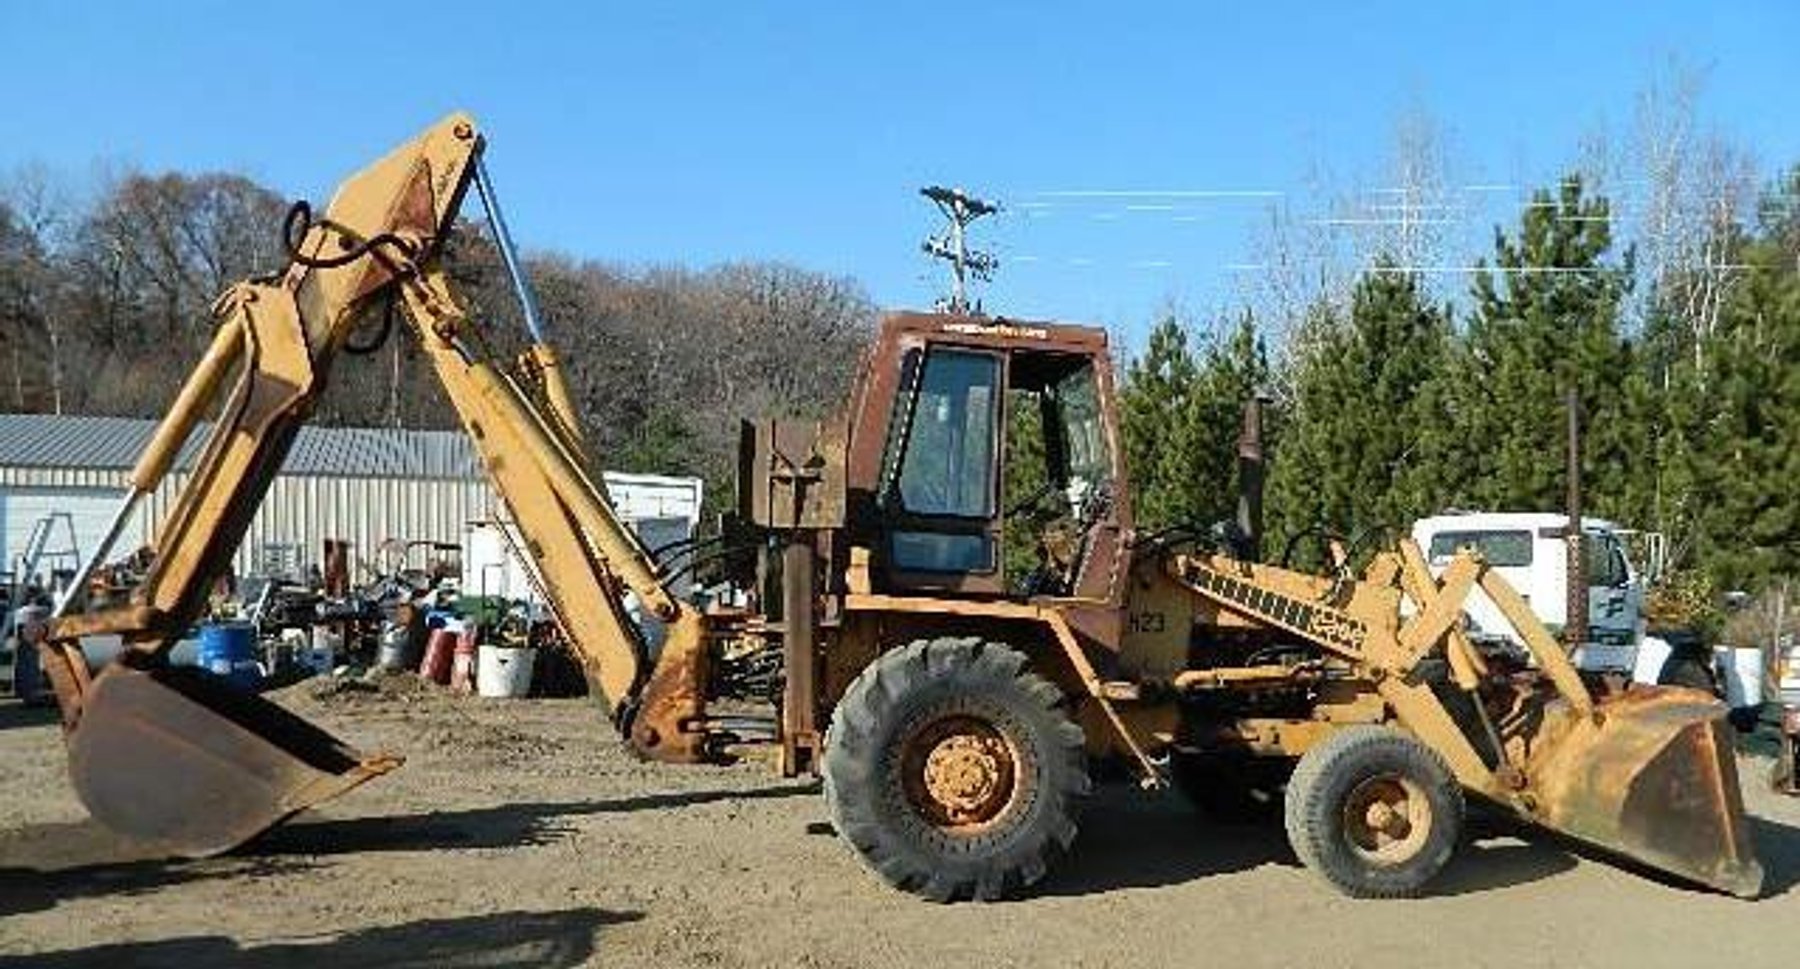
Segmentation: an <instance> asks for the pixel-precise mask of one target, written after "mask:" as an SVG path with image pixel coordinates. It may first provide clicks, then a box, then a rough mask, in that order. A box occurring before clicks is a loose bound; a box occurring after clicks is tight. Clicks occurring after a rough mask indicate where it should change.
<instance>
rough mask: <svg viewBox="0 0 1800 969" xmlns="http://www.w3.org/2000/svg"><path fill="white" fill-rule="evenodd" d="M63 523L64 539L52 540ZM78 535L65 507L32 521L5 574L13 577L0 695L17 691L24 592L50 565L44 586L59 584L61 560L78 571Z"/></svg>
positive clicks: (0, 637)
mask: <svg viewBox="0 0 1800 969" xmlns="http://www.w3.org/2000/svg"><path fill="white" fill-rule="evenodd" d="M58 525H61V526H62V533H63V542H64V544H62V545H60V546H53V545H52V544H51V543H52V542H53V541H54V540H55V539H56V532H57V526H58ZM78 545H79V543H78V542H77V540H76V538H75V516H74V515H72V514H70V513H69V512H66V511H53V512H51V513H49V514H47V515H45V516H44V517H42V518H40V519H38V520H37V521H36V522H33V523H32V526H31V534H30V535H28V536H27V537H26V539H25V548H24V549H23V550H22V551H21V552H20V553H19V555H18V557H17V558H15V559H14V560H13V561H14V564H13V568H12V570H11V571H9V572H5V573H0V574H3V575H6V576H8V577H9V578H10V580H11V581H9V582H8V583H6V588H5V590H4V595H5V597H6V600H5V602H4V604H3V605H0V695H7V696H17V695H18V650H19V649H20V648H21V645H20V644H19V643H18V642H17V637H16V635H15V634H16V633H17V631H18V630H17V626H18V616H19V609H20V607H21V606H23V605H24V604H25V593H26V591H27V590H28V589H30V587H31V585H32V583H33V582H34V581H36V579H37V577H38V573H39V572H40V570H44V569H48V572H47V574H46V575H45V576H44V579H45V585H44V588H46V589H48V588H51V587H52V586H54V585H55V584H56V576H57V572H58V571H61V570H59V569H58V568H57V566H58V565H59V564H64V563H67V564H69V565H72V566H73V568H71V569H69V570H68V571H69V572H70V573H71V574H73V572H75V571H78V570H79V569H80V568H81V550H80V548H79V547H78Z"/></svg>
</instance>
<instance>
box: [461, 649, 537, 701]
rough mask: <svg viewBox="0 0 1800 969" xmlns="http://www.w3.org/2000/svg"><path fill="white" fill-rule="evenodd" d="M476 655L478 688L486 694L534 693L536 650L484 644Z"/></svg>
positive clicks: (502, 695)
mask: <svg viewBox="0 0 1800 969" xmlns="http://www.w3.org/2000/svg"><path fill="white" fill-rule="evenodd" d="M475 652H476V655H475V690H476V692H478V693H480V694H481V695H482V696H487V697H522V696H527V695H529V694H530V693H531V670H532V667H533V666H535V665H537V650H535V649H528V648H521V647H513V646H482V647H480V648H479V649H477V650H476V651H475Z"/></svg>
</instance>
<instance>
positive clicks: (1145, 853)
mask: <svg viewBox="0 0 1800 969" xmlns="http://www.w3.org/2000/svg"><path fill="white" fill-rule="evenodd" d="M1298 864H1299V861H1298V860H1297V859H1296V858H1295V857H1294V853H1293V851H1292V850H1291V849H1290V848H1289V847H1288V844H1287V838H1286V836H1285V835H1284V834H1283V833H1282V830H1281V825H1280V823H1279V822H1270V823H1257V824H1238V825H1221V824H1215V823H1212V822H1210V821H1208V820H1207V819H1206V818H1205V817H1203V816H1201V815H1200V814H1198V813H1197V812H1195V811H1194V809H1193V808H1192V807H1190V806H1189V805H1188V804H1187V802H1186V801H1184V800H1183V799H1182V798H1180V797H1178V796H1174V795H1170V794H1155V793H1147V792H1144V791H1140V790H1138V789H1137V788H1136V787H1134V786H1132V785H1130V784H1127V783H1111V784H1102V785H1098V786H1096V788H1095V790H1094V796H1093V799H1092V800H1090V801H1089V802H1088V807H1087V810H1086V812H1084V814H1083V815H1082V824H1081V839H1080V840H1079V841H1078V842H1077V843H1076V846H1075V850H1074V851H1072V852H1071V853H1070V854H1069V856H1068V857H1066V858H1064V859H1063V860H1062V861H1061V862H1060V863H1059V864H1058V865H1057V867H1056V868H1055V869H1054V870H1053V871H1052V872H1051V874H1050V876H1049V877H1048V878H1046V879H1045V880H1044V882H1043V884H1042V886H1041V887H1040V888H1039V889H1038V890H1036V891H1035V892H1032V893H1029V894H1035V895H1047V896H1050V895H1092V894H1097V893H1100V892H1108V891H1114V890H1117V889H1123V888H1155V887H1158V886H1162V885H1178V884H1182V883H1184V882H1190V881H1195V880H1197V879H1201V878H1205V877H1207V876H1208V875H1221V874H1227V873H1230V872H1240V871H1249V870H1250V869H1252V868H1259V867H1261V866H1264V865H1283V866H1289V867H1292V866H1296V865H1298Z"/></svg>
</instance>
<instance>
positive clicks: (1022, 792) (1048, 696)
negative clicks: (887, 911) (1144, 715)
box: [823, 638, 1089, 901]
mask: <svg viewBox="0 0 1800 969" xmlns="http://www.w3.org/2000/svg"><path fill="white" fill-rule="evenodd" d="M1062 702H1063V695H1062V692H1061V691H1060V690H1058V689H1057V688H1056V687H1054V686H1052V685H1051V684H1050V683H1048V682H1046V681H1045V680H1044V679H1042V678H1041V677H1039V676H1037V675H1035V674H1033V673H1030V672H1027V671H1026V670H1025V657H1024V655H1023V654H1021V653H1019V652H1017V651H1015V650H1012V649H1009V648H1007V647H1005V646H1002V645H999V644H996V643H988V642H983V641H982V640H980V639H977V638H945V639H933V640H921V641H918V642H914V643H912V644H910V645H907V646H904V647H902V648H900V649H896V650H893V651H890V652H888V653H886V654H884V655H882V656H881V657H880V658H879V659H877V660H876V661H875V662H874V663H871V664H870V665H869V667H868V668H867V669H865V670H864V671H863V672H862V674H861V675H860V676H858V677H857V678H856V680H855V681H854V682H852V683H851V684H850V688H849V689H848V690H846V691H845V693H844V697H843V699H842V700H841V701H840V702H839V703H838V705H837V709H836V711H835V712H834V713H833V715H832V720H831V729H830V733H829V735H828V736H827V739H826V749H825V760H824V770H823V773H824V775H825V802H826V805H827V807H828V809H829V810H830V812H831V820H832V823H833V824H834V825H835V826H836V827H837V830H838V833H839V834H840V835H842V836H843V837H844V839H845V840H847V841H848V842H849V843H850V845H851V847H852V848H854V849H855V850H856V853H857V856H858V857H859V858H860V859H861V861H862V863H863V864H864V866H866V867H867V868H869V869H870V870H871V871H873V872H875V873H876V874H877V875H879V876H880V877H881V878H882V880H883V881H886V882H887V883H888V884H890V885H892V886H894V887H895V888H899V889H901V890H903V891H908V892H912V893H914V894H917V895H921V896H924V897H926V898H929V899H933V900H936V901H950V900H954V899H958V898H971V897H972V898H976V899H981V900H991V899H998V898H1002V897H1005V896H1007V895H1009V894H1012V893H1014V892H1016V891H1018V890H1019V889H1021V888H1024V887H1025V886H1028V885H1031V884H1033V883H1035V882H1037V881H1038V880H1039V879H1041V878H1042V877H1043V876H1044V874H1045V872H1047V871H1048V870H1049V869H1050V867H1051V866H1052V865H1053V864H1054V863H1055V861H1056V860H1057V859H1058V858H1060V857H1061V856H1062V855H1063V854H1064V853H1065V852H1066V851H1067V850H1068V849H1069V847H1070V845H1071V844H1073V842H1074V840H1075V833H1076V830H1077V826H1076V823H1077V820H1078V817H1079V814H1080V809H1081V806H1082V802H1083V801H1084V800H1085V799H1086V797H1087V794H1088V791H1089V781H1088V775H1087V764H1086V756H1085V753H1084V751H1083V745H1082V734H1081V729H1080V728H1079V727H1077V726H1076V725H1075V724H1074V723H1072V722H1071V721H1070V720H1069V718H1068V716H1067V715H1066V714H1064V712H1063V710H1062Z"/></svg>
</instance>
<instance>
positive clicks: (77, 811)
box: [0, 684, 1800, 969]
mask: <svg viewBox="0 0 1800 969" xmlns="http://www.w3.org/2000/svg"><path fill="white" fill-rule="evenodd" d="M283 702H284V703H286V704H287V705H289V706H290V707H292V708H295V709H296V710H298V711H299V712H301V713H302V714H303V715H305V716H308V717H311V718H313V719H315V720H317V721H318V722H319V723H320V724H321V725H323V726H325V727H327V728H328V729H331V730H333V731H335V732H337V733H338V734H339V735H340V736H342V737H344V738H345V739H346V740H349V741H351V742H352V743H355V744H358V745H360V746H363V747H365V748H371V749H377V748H378V749H388V750H394V751H397V752H403V753H405V754H407V755H408V757H409V758H410V759H409V762H408V763H407V765H406V766H405V767H404V768H402V769H401V770H400V771H398V772H397V773H395V774H393V775H392V776H389V777H387V778H383V779H381V780H379V781H376V782H374V783H372V784H369V785H367V786H365V787H363V788H361V789H359V790H357V791H354V792H352V793H351V794H349V795H347V796H345V797H343V798H341V799H339V800H337V801H335V802H332V803H330V804H328V805H326V806H324V808H322V809H321V810H319V811H316V812H313V813H311V814H308V815H306V816H304V817H302V818H299V819H297V820H295V821H294V822H292V823H290V824H288V825H285V826H283V827H281V828H278V829H276V830H275V831H274V832H271V833H270V834H269V835H267V836H265V837H264V838H263V839H261V840H260V841H258V842H256V843H255V844H253V845H251V846H249V847H248V848H246V849H243V850H241V851H239V852H238V853H235V854H233V855H230V856H227V857H223V858H216V859H210V860H206V861H199V862H171V861H165V860H161V859H155V858H144V857H141V856H138V855H134V854H133V853H132V851H131V850H130V848H129V847H128V846H126V845H123V844H121V843H119V842H118V841H117V840H116V839H113V838H110V837H108V836H107V835H106V834H105V833H104V832H103V831H100V830H98V829H97V828H96V827H95V826H94V825H93V823H92V822H90V821H88V820H87V819H86V817H85V814H84V812H83V811H82V809H81V806H80V804H79V803H78V802H77V801H76V799H75V796H74V794H73V793H72V792H71V791H70V789H69V786H68V783H67V781H66V779H65V777H64V774H63V755H62V750H61V747H60V741H59V739H58V736H57V729H56V727H55V725H54V723H53V719H54V718H53V713H52V712H50V711H43V710H28V709H24V708H21V707H19V706H17V705H16V704H12V703H10V701H8V702H7V703H5V704H0V763H4V764H5V765H7V766H6V771H5V773H4V776H3V778H0V967H4V969H12V967H15V966H32V967H44V969H63V967H76V966H82V967H86V966H95V967H106V969H117V967H119V966H126V965H129V966H134V967H136V966H145V967H159V966H168V967H180V969H195V967H206V966H219V965H248V964H254V965H257V966H273V967H283V966H332V967H334V969H335V967H356V966H419V967H425V966H432V967H443V966H483V967H494V966H520V967H523V966H577V965H608V966H766V965H776V966H807V967H826V966H869V965H879V966H883V967H886V969H894V967H902V966H921V967H924V966H931V967H938V966H945V965H968V966H982V967H987V966H1127V965H1129V966H1159V965H1170V966H1177V965H1179V966H1191V965H1200V964H1207V965H1230V966H1233V967H1244V966H1308V967H1314V969H1325V967H1332V966H1433V967H1439V966H1445V965H1458V966H1505V967H1508V969H1516V967H1520V966H1631V967H1639V969H1651V967H1657V966H1684V967H1689V966H1695V965H1721V966H1733V967H1755V966H1775V965H1784V964H1785V965H1791V964H1792V961H1791V960H1792V958H1793V953H1794V952H1795V951H1796V949H1797V948H1800V946H1797V943H1800V889H1797V888H1796V883H1800V800H1786V799H1782V798H1778V797H1776V796H1774V795H1773V794H1771V793H1769V792H1767V791H1766V789H1765V785H1764V784H1763V778H1764V776H1765V775H1766V773H1767V767H1768V762H1767V761H1764V760H1760V759H1757V758H1755V757H1754V756H1753V755H1746V759H1745V761H1744V772H1745V778H1746V787H1747V788H1748V789H1749V794H1748V797H1749V800H1750V804H1751V807H1752V810H1753V811H1754V812H1755V814H1756V815H1757V818H1756V822H1755V823H1756V827H1757V832H1756V833H1757V837H1758V840H1759V843H1760V846H1761V850H1762V852H1763V855H1764V862H1765V865H1766V866H1767V867H1768V869H1769V887H1768V890H1767V893H1766V896H1765V897H1764V898H1763V899H1762V900H1760V901H1756V902H1744V901H1739V900H1736V899H1731V898H1726V897H1721V896H1718V895H1713V894H1708V893H1705V892H1701V891H1697V890H1694V889H1691V888H1686V887H1680V886H1676V885H1672V884H1669V883H1666V882H1664V881H1660V880H1658V879H1655V878H1653V877H1647V876H1646V875H1644V874H1642V873H1635V872H1631V871H1625V870H1621V869H1619V868H1615V867H1612V866H1610V865H1607V864H1605V863H1603V862H1601V861H1599V860H1596V859H1594V858H1593V857H1592V856H1590V855H1587V854H1584V853H1578V852H1576V851H1573V850H1571V849H1570V848H1569V847H1568V846H1566V845H1563V844H1559V843H1557V842H1555V841H1553V840H1551V839H1548V838H1545V837H1543V836H1540V835H1528V836H1527V837H1526V838H1525V839H1521V838H1520V837H1518V836H1517V834H1518V833H1517V832H1513V831H1509V830H1503V829H1501V828H1498V827H1495V826H1493V825H1489V826H1488V827H1487V830H1483V831H1479V832H1477V834H1476V836H1475V837H1474V839H1473V840H1472V842H1471V843H1470V844H1469V845H1467V846H1466V847H1465V848H1464V849H1463V851H1462V852H1461V853H1460V855H1459V856H1458V858H1457V859H1456V860H1455V861H1454V862H1452V864H1451V867H1450V868H1449V870H1447V871H1446V872H1445V874H1444V876H1443V877H1442V879H1441V881H1440V883H1439V884H1438V886H1437V891H1436V892H1435V894H1434V895H1433V896H1432V897H1430V898H1426V899H1421V900H1417V901H1408V902H1357V901H1351V900H1348V899H1344V898H1341V897H1339V896H1337V895H1335V894H1333V893H1332V892H1331V891H1330V890H1328V889H1327V888H1325V887H1324V886H1323V885H1322V883H1320V882H1319V881H1317V880H1315V879H1314V878H1312V877H1311V876H1309V875H1308V874H1307V873H1306V872H1305V871H1304V870H1302V869H1301V868H1299V867H1298V864H1297V862H1296V861H1295V860H1294V857H1293V855H1292V853H1291V852H1290V851H1289V850H1288V849H1287V847H1286V845H1285V843H1284V841H1283V839H1282V837H1281V835H1280V832H1279V830H1277V828H1276V827H1275V826H1269V827H1252V828H1224V827H1215V826H1209V825H1208V824H1205V823H1203V822H1202V821H1201V820H1200V819H1199V818H1198V817H1196V816H1195V815H1194V814H1193V813H1192V812H1191V811H1189V810H1188V809H1187V807H1186V806H1185V805H1184V804H1182V803H1181V801H1180V799H1179V798H1175V797H1157V796H1151V795H1144V794H1140V793H1138V792H1136V791H1135V790H1132V789H1130V788H1128V787H1117V788H1107V789H1103V790H1102V792H1101V793H1100V796H1099V797H1098V798H1097V801H1096V803H1095V804H1094V805H1093V807H1092V808H1091V809H1090V811H1089V813H1088V815H1087V818H1086V821H1085V823H1084V826H1083V832H1082V836H1081V840H1080V842H1079V844H1078V845H1077V851H1076V854H1075V856H1074V857H1073V858H1071V859H1069V860H1068V861H1067V862H1066V863H1065V864H1064V865H1063V866H1062V868H1060V869H1059V870H1058V871H1057V872H1055V873H1054V874H1053V875H1052V876H1051V878H1050V880H1049V881H1048V883H1047V884H1046V885H1044V886H1042V887H1041V889H1040V890H1039V891H1038V892H1036V893H1035V894H1034V895H1032V896H1031V897H1029V898H1027V899H1024V900H1021V901H1015V902H1007V903H1000V904H993V905H975V904H963V905H952V906H941V905H934V904H931V903H927V902H922V901H918V900H915V899H913V898H911V897H908V896H904V895H901V894H898V893H895V892H893V891H890V890H888V889H886V888H884V887H883V886H881V885H880V884H879V883H877V882H876V881H875V880H874V878H873V877H872V876H870V875H868V874H866V873H865V872H864V871H863V870H862V869H861V868H860V867H859V866H858V865H857V863H856V861H855V859H854V858H853V857H852V855H851V854H850V852H849V851H848V849H846V848H845V847H844V846H843V845H842V844H841V843H840V842H839V841H838V840H837V838H836V837H835V836H834V835H833V832H832V830H831V827H830V824H829V822H828V821H827V820H826V816H825V810H824V804H823V802H822V799H821V798H820V797H819V796H818V793H817V789H816V786H815V785H810V784H804V783H797V782H792V781H782V780H780V779H778V778H774V777H772V776H771V775H770V774H769V772H768V771H767V770H766V768H764V767H762V766H761V765H740V766H737V767H733V768H729V769H716V768H673V767H662V766H656V765H647V764H640V763H637V762H635V761H633V760H632V759H631V758H629V757H628V756H626V755H625V754H624V753H623V752H622V751H621V750H620V749H619V747H618V746H617V744H616V742H615V741H614V740H613V738H612V735H611V733H610V731H609V730H607V729H606V728H605V726H604V725H603V724H602V723H601V722H600V721H599V719H598V716H597V714H596V713H595V711H594V709H593V708H592V707H591V706H589V705H588V704H586V703H585V702H581V701H511V702H508V701H483V700H480V699H476V698H468V697H452V696H449V695H447V694H444V693H441V692H439V691H436V690H434V689H430V688H417V689H412V688H405V687H404V684H395V685H394V687H393V688H390V689H387V690H384V691H382V692H380V693H360V692H344V693H329V692H320V691H317V690H316V689H314V688H312V687H309V686H308V685H305V684H302V685H300V686H297V687H293V688H290V689H289V690H287V691H285V692H284V694H283Z"/></svg>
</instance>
